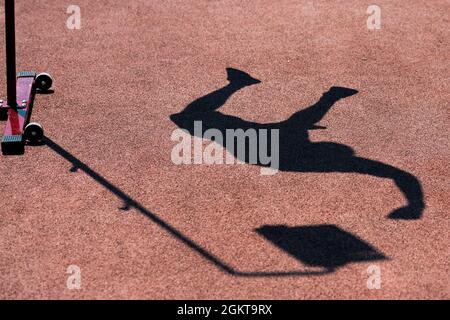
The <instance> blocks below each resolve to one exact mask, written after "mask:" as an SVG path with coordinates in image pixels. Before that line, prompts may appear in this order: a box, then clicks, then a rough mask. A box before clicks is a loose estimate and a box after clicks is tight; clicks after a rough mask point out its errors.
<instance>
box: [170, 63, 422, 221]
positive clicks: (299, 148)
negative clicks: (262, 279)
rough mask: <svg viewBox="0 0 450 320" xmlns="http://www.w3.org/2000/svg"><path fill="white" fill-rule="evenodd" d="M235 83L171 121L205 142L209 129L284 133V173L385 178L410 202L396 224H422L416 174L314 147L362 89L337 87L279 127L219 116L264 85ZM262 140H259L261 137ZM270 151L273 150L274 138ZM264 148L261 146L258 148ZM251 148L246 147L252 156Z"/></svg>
mask: <svg viewBox="0 0 450 320" xmlns="http://www.w3.org/2000/svg"><path fill="white" fill-rule="evenodd" d="M227 75H228V81H229V83H228V84H227V85H226V86H224V87H222V88H220V89H218V90H216V91H213V92H211V93H209V94H207V95H205V96H203V97H201V98H198V99H197V100H195V101H193V102H192V103H190V104H189V105H188V106H187V107H186V108H185V109H184V110H183V111H181V112H180V113H176V114H173V115H171V116H170V119H171V120H172V121H173V122H174V123H175V124H176V125H177V126H178V127H179V128H181V129H184V130H187V131H188V132H189V134H191V135H197V136H199V137H201V138H203V134H204V133H205V131H206V130H208V129H216V130H219V131H220V132H221V133H222V135H223V136H225V135H226V131H227V130H228V129H234V130H237V129H242V130H244V131H246V130H248V129H254V130H256V131H257V132H260V130H261V129H267V130H268V131H270V130H271V129H278V130H279V165H278V169H279V170H280V171H291V172H323V173H326V172H341V173H344V172H347V173H359V174H366V175H371V176H375V177H380V178H386V179H391V180H392V181H393V182H394V183H395V184H396V186H397V187H398V188H399V190H400V191H401V192H402V193H403V195H404V196H405V198H406V200H407V204H406V205H405V206H404V207H400V208H397V209H395V210H394V211H392V212H391V213H390V214H389V218H391V219H420V217H421V216H422V212H423V210H424V207H425V204H424V199H423V192H422V188H421V185H420V183H419V181H418V179H417V178H416V177H414V176H413V175H412V174H410V173H408V172H406V171H403V170H401V169H398V168H396V167H393V166H391V165H388V164H385V163H382V162H379V161H376V160H371V159H366V158H361V157H358V156H356V155H354V151H353V149H352V148H350V147H348V146H346V145H343V144H338V143H333V142H311V141H310V139H309V135H308V131H309V130H313V129H319V128H322V127H319V126H317V125H316V123H318V122H319V121H320V120H321V119H322V118H323V117H324V116H325V115H326V113H327V112H328V111H329V110H330V108H331V107H332V106H333V105H334V104H335V103H336V102H337V101H339V100H340V99H343V98H346V97H350V96H352V95H354V94H356V93H358V91H357V90H354V89H349V88H343V87H331V88H330V90H328V91H327V92H325V93H324V94H323V95H322V96H321V98H320V99H319V101H318V102H317V103H315V104H314V105H312V106H310V107H308V108H306V109H304V110H300V111H298V112H296V113H294V114H293V115H292V116H291V117H290V118H289V119H287V120H284V121H281V122H276V123H257V122H251V121H246V120H243V119H241V118H239V117H235V116H231V115H226V114H223V113H221V112H219V111H217V110H218V109H219V108H220V107H221V106H223V105H224V104H225V102H226V101H227V100H228V99H229V98H230V97H231V96H232V95H233V94H234V93H236V92H237V91H239V90H241V89H243V88H244V87H247V86H250V85H254V84H258V83H260V82H261V81H260V80H257V79H255V78H253V77H251V76H250V75H249V74H247V73H245V72H243V71H241V70H237V69H233V68H227ZM197 121H201V125H202V130H201V132H200V133H199V132H197V131H196V130H194V123H195V122H197ZM223 140H224V141H216V142H218V143H221V144H222V145H223V147H225V148H227V149H230V148H229V146H228V145H227V142H226V141H225V139H223ZM258 140H259V136H258ZM267 140H268V141H267V142H268V145H269V146H268V147H269V148H268V149H269V150H271V146H270V141H271V140H270V139H267ZM258 145H260V144H259V143H258V144H257V146H258ZM249 148H251V146H248V145H247V146H246V150H247V151H248V150H249ZM231 152H232V153H233V155H234V156H235V157H236V158H238V159H239V160H241V161H244V162H247V163H252V164H258V165H261V166H264V164H262V163H261V162H260V161H259V160H258V161H257V162H256V163H253V162H250V161H249V159H248V154H249V153H248V152H245V157H242V154H237V153H236V150H235V148H234V143H233V148H231Z"/></svg>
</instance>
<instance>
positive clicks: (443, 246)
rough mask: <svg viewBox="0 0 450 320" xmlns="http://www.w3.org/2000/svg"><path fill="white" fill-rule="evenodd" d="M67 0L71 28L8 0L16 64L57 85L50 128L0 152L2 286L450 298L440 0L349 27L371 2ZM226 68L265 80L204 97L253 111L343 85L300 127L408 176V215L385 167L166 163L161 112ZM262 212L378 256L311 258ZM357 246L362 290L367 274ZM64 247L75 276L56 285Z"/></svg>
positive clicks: (26, 293)
mask: <svg viewBox="0 0 450 320" xmlns="http://www.w3.org/2000/svg"><path fill="white" fill-rule="evenodd" d="M76 4H77V5H79V6H80V8H81V19H82V20H81V22H82V24H81V29H80V30H69V29H67V27H66V20H67V18H68V17H69V15H68V14H67V13H66V9H67V5H66V4H65V3H62V2H61V1H56V0H48V1H44V0H40V1H34V2H33V5H30V1H25V0H18V1H16V20H17V21H16V24H17V53H18V56H17V59H18V68H20V69H21V70H30V69H32V70H35V71H38V72H41V71H49V72H50V73H52V75H53V76H54V78H55V86H54V93H53V94H48V95H38V96H37V97H36V99H35V107H34V111H33V119H32V120H33V121H38V122H40V123H41V124H42V125H43V126H44V128H45V130H46V135H47V137H48V140H47V143H46V144H45V145H42V146H37V147H31V146H27V147H26V152H25V155H23V156H13V157H1V158H0V195H1V196H0V212H1V219H0V239H1V240H0V298H26V299H32V298H44V299H47V298H71V299H72V298H73V299H87V298H106V299H112V298H151V299H156V298H158V299H161V298H168V299H169V298H171V299H175V298H176V299H179V298H192V299H215V298H223V299H233V298H236V299H256V298H262V299H269V298H270V299H313V298H332V299H342V298H353V299H372V298H373V299H387V298H394V299H397V298H414V299H422V298H423V299H429V298H445V299H448V298H449V297H450V292H449V247H448V244H449V240H450V239H449V218H448V215H449V212H450V210H449V209H450V208H449V204H450V201H449V198H448V195H449V194H450V183H449V182H450V179H449V178H450V171H449V163H450V140H449V135H450V121H449V120H450V112H449V107H450V106H449V101H450V96H449V92H450V85H449V74H450V68H449V61H450V56H449V53H450V45H449V39H450V34H449V30H450V23H449V15H448V14H449V12H450V4H449V2H448V1H445V0H436V1H419V0H415V1H408V2H405V1H387V0H386V1H385V0H379V1H377V4H378V5H379V6H380V7H381V10H382V16H381V17H382V20H381V22H382V24H381V29H380V30H368V29H367V27H366V20H367V17H368V14H367V13H366V10H367V7H368V6H369V5H370V4H372V1H356V0H351V1H298V0H295V1H291V0H286V1H269V0H262V1H257V2H255V1H248V2H246V1H244V2H243V1H237V0H221V1H181V0H179V1H178V0H177V1H174V0H167V1H143V0H141V1H137V0H130V1H87V0H78V1H77V2H76ZM1 10H2V12H0V16H1V21H0V23H1V25H3V23H4V21H3V8H2V9H1ZM0 41H1V43H4V35H3V32H2V33H1V39H0ZM4 63H5V61H4V55H2V56H1V57H0V67H1V69H0V74H1V75H2V78H1V87H0V95H1V96H3V97H4V96H5V95H6V85H5V79H4V76H3V75H4V74H5V72H4ZM226 67H233V68H237V69H240V70H243V71H245V72H248V73H249V74H251V75H252V76H254V77H255V78H258V79H260V80H261V81H262V82H261V83H260V84H258V85H255V86H250V87H247V88H245V89H242V90H240V91H239V92H237V93H235V94H234V95H233V96H232V97H231V98H230V99H229V100H228V101H227V102H226V104H225V105H224V106H223V107H222V108H221V112H223V113H225V114H229V115H234V116H236V117H239V118H242V119H246V120H249V121H253V122H258V123H268V122H278V121H282V120H284V119H287V118H288V117H289V116H290V115H292V114H293V113H294V112H296V111H298V110H301V109H303V108H306V107H308V106H310V105H312V104H314V103H315V102H316V101H317V100H319V98H320V97H321V95H322V93H323V92H325V91H327V90H328V89H329V88H330V87H331V86H342V87H348V88H354V89H356V90H358V91H359V92H358V94H356V95H354V96H352V97H348V98H346V99H343V100H340V101H339V102H337V103H336V104H335V105H334V106H333V108H332V109H331V110H330V111H329V112H328V113H327V115H326V116H325V117H324V119H323V120H322V121H321V122H320V125H322V126H326V130H314V131H310V138H311V140H312V141H316V142H317V141H331V142H335V143H340V144H344V145H347V146H349V147H351V148H352V149H353V150H354V151H355V153H356V154H357V155H358V156H360V157H364V158H368V159H372V160H377V161H380V162H383V163H386V164H389V165H391V166H394V167H396V168H399V169H401V170H404V171H406V172H409V173H410V174H412V175H414V176H415V177H416V178H417V179H418V180H419V181H420V183H421V186H422V188H423V191H424V195H425V197H424V199H425V203H426V208H425V210H424V212H423V215H422V217H421V219H418V220H393V219H389V218H388V214H389V212H391V211H392V210H394V209H395V208H398V207H400V206H402V205H403V204H404V201H405V200H404V199H403V196H402V194H401V193H400V191H399V190H398V188H397V187H396V186H395V184H394V183H393V182H392V181H391V180H389V179H381V178H377V177H373V176H369V175H362V174H357V173H322V172H317V173H311V172H304V173H300V172H279V173H278V174H276V175H273V176H261V175H259V172H260V168H259V167H258V166H253V165H248V164H241V165H184V166H178V165H175V164H173V162H172V161H171V152H172V148H173V147H174V145H175V144H176V142H173V141H171V139H170V136H171V134H172V132H173V130H175V129H176V128H177V126H176V125H175V124H174V122H172V121H171V120H170V118H169V117H170V115H172V114H174V113H178V112H180V111H181V110H183V109H184V108H185V107H186V106H187V105H188V104H190V103H191V102H193V101H194V100H195V99H197V98H199V97H201V96H204V95H206V94H208V93H210V92H212V91H214V90H216V89H219V88H221V87H223V86H224V85H226V83H227V81H226V71H225V68H226ZM207 144H208V142H207V141H205V145H207ZM124 202H126V203H127V205H125V207H127V206H128V209H129V210H124ZM121 208H122V209H121ZM125 209H127V208H125ZM264 225H269V226H279V225H286V226H289V227H291V228H300V229H301V228H308V227H311V228H316V230H318V233H317V234H316V235H315V236H316V237H318V238H316V239H315V241H316V242H315V243H321V241H322V240H324V239H321V238H320V237H321V235H322V236H323V237H327V235H328V236H329V234H330V233H331V236H333V235H334V236H336V235H338V234H341V235H342V234H344V233H345V234H346V235H348V237H350V238H351V239H352V241H360V242H364V243H366V244H367V245H370V246H371V247H372V248H374V249H375V250H376V251H377V252H378V253H379V254H380V255H381V256H383V257H384V259H381V260H376V261H375V260H374V261H367V260H364V259H363V261H350V262H349V263H343V264H342V265H341V266H339V267H337V268H336V269H334V270H331V271H330V272H327V273H323V274H320V271H321V270H322V269H321V268H317V267H311V266H308V265H307V264H306V263H305V261H306V260H307V259H303V260H302V259H299V258H298V257H296V256H295V255H292V254H290V253H289V252H288V251H286V250H283V249H282V248H280V247H278V246H276V245H275V244H274V243H273V242H271V241H269V240H268V239H267V238H265V237H263V236H261V234H259V233H258V232H257V231H256V229H258V228H261V227H262V226H264ZM324 225H329V226H331V227H325V226H324ZM302 230H304V229H302ZM326 230H328V231H326ZM321 231H322V233H321ZM325 231H326V232H325ZM327 232H328V233H327ZM356 239H359V240H356ZM299 245H301V244H299ZM317 248H319V249H320V246H318V247H317ZM315 249H316V248H309V250H312V251H314V250H315ZM310 254H317V252H312V253H311V252H310ZM372 264H375V265H377V266H379V267H380V269H381V279H382V286H381V289H379V290H369V289H368V288H367V285H366V282H367V278H368V275H367V268H368V267H369V266H371V265H372ZM70 265H77V266H79V267H80V268H81V276H82V278H81V279H82V282H81V289H80V290H69V289H68V288H67V287H66V281H67V278H68V276H69V274H67V268H68V266H70ZM293 270H297V271H300V272H299V273H298V274H287V275H286V274H284V275H281V274H280V273H284V272H290V271H293ZM311 271H312V272H314V271H318V273H319V274H310V272H311ZM272 273H276V274H272Z"/></svg>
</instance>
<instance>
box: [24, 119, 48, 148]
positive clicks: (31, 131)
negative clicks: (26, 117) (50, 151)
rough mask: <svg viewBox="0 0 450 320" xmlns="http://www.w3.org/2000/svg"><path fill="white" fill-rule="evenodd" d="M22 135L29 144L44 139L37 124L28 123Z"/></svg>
mask: <svg viewBox="0 0 450 320" xmlns="http://www.w3.org/2000/svg"><path fill="white" fill-rule="evenodd" d="M23 135H24V137H25V139H26V140H28V141H29V142H31V143H39V142H41V141H42V138H44V128H42V126H41V125H40V124H39V123H37V122H30V123H29V124H27V125H26V127H25V131H24V133H23Z"/></svg>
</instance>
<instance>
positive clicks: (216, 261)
mask: <svg viewBox="0 0 450 320" xmlns="http://www.w3.org/2000/svg"><path fill="white" fill-rule="evenodd" d="M43 144H45V145H47V146H48V147H49V148H50V149H51V150H53V151H54V152H55V153H57V154H58V155H60V156H61V157H63V158H64V159H65V160H67V161H68V162H69V163H70V164H71V165H72V168H71V169H70V171H71V172H77V171H82V172H84V173H85V174H86V175H88V176H89V177H90V178H92V179H93V180H94V181H95V182H97V183H99V184H100V185H102V186H103V187H104V188H106V189H107V190H109V191H110V192H111V193H112V194H114V195H115V196H116V197H117V198H119V199H120V200H121V201H122V202H123V203H124V207H123V208H122V209H123V210H129V209H135V210H137V211H138V212H139V213H141V214H143V215H144V216H146V217H147V218H149V219H150V220H151V221H152V222H154V223H155V224H157V225H158V226H159V227H161V228H162V229H163V230H165V231H166V232H167V233H169V234H170V235H171V236H173V237H174V238H175V239H177V240H178V241H180V242H182V243H183V244H185V245H186V246H188V247H189V248H190V249H191V250H193V251H194V252H196V253H197V254H199V255H200V256H201V257H202V258H203V259H205V260H207V261H208V262H210V263H212V264H213V265H214V266H216V267H217V268H218V269H220V270H221V271H223V272H225V273H227V274H229V275H233V276H241V277H286V276H319V275H324V274H328V273H331V272H333V271H334V270H331V269H324V270H319V271H315V270H314V271H303V270H294V271H273V272H242V271H239V270H237V269H235V268H233V267H231V266H230V265H229V264H227V263H225V262H224V261H222V260H221V259H220V258H219V257H217V256H216V255H214V254H212V253H211V252H209V251H207V250H206V249H205V248H203V247H202V246H201V245H199V244H198V243H196V242H195V241H193V240H192V239H190V238H189V237H188V236H186V235H185V234H183V233H182V232H181V231H179V230H178V229H176V228H175V227H174V226H172V225H171V224H169V223H168V222H166V221H164V220H163V219H161V218H160V217H159V216H158V215H156V214H154V213H153V212H151V211H150V210H148V209H147V208H145V207H144V206H143V205H142V204H140V203H139V202H138V201H136V200H135V199H133V197H131V196H130V195H128V194H127V193H125V192H124V191H122V190H121V189H120V188H118V187H116V186H115V185H114V184H113V183H111V182H110V181H109V180H107V179H106V178H104V177H103V176H101V175H100V174H99V173H97V172H96V171H94V170H93V169H92V168H90V167H89V166H88V165H87V164H85V163H84V162H82V161H81V160H79V159H78V158H77V157H75V156H74V155H73V154H71V153H70V152H69V151H67V150H66V149H64V148H63V147H61V146H60V145H59V144H57V143H56V142H55V141H53V140H52V139H50V138H49V137H45V138H44V141H43Z"/></svg>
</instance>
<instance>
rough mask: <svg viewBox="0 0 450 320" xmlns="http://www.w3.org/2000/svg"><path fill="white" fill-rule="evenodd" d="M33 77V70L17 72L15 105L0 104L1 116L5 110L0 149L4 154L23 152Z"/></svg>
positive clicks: (29, 115) (32, 91)
mask: <svg viewBox="0 0 450 320" xmlns="http://www.w3.org/2000/svg"><path fill="white" fill-rule="evenodd" d="M35 79H36V73H35V72H29V71H26V72H19V73H18V74H17V80H16V88H17V89H16V90H17V93H16V94H17V98H16V101H17V105H16V106H8V105H2V106H0V108H1V109H3V110H1V112H0V113H2V114H3V116H4V114H5V109H6V110H7V113H6V114H7V119H6V124H5V128H4V130H3V138H2V142H1V149H2V153H3V154H4V155H15V154H23V153H24V151H25V150H24V149H25V138H24V136H23V133H24V130H25V127H26V125H27V124H28V122H29V120H30V117H31V112H32V108H33V100H34V94H35V87H34V83H35ZM3 104H5V103H3Z"/></svg>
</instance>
